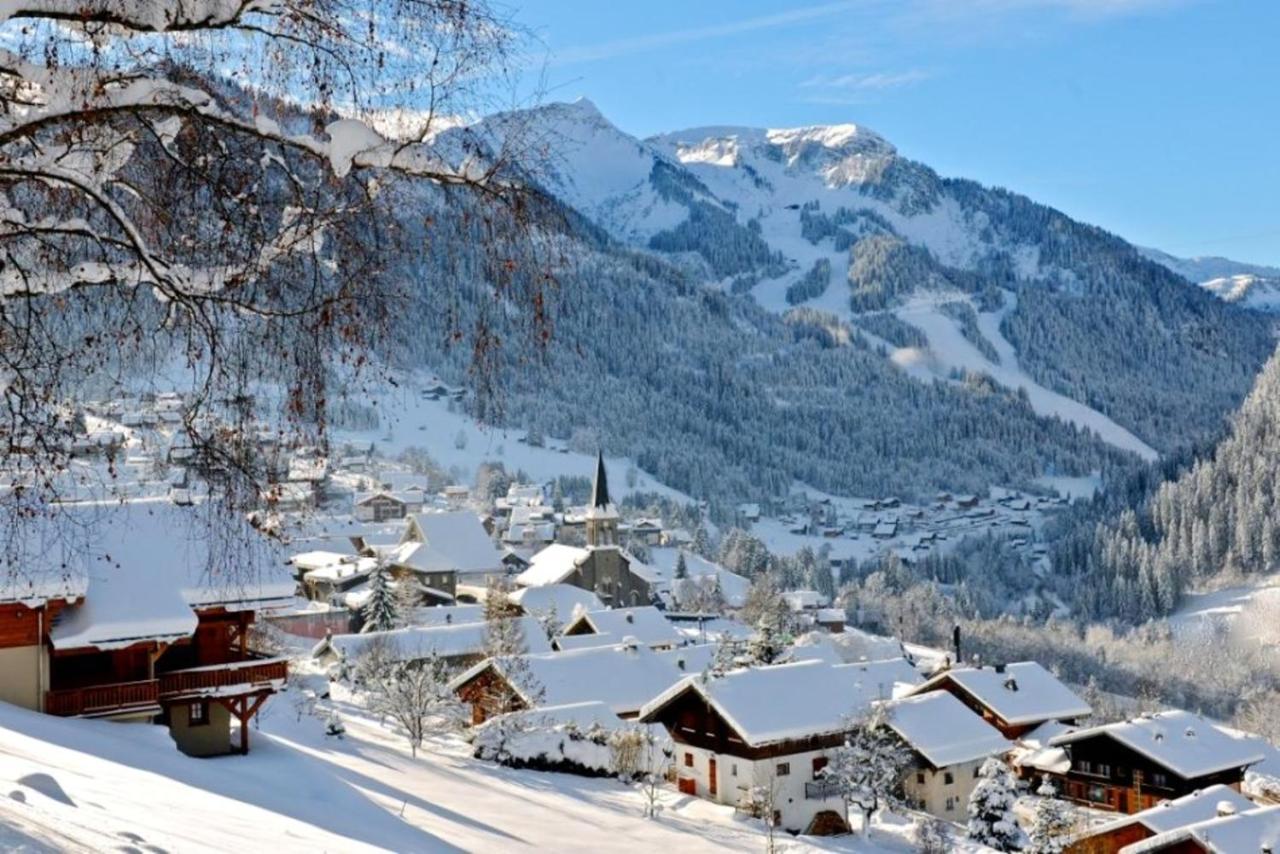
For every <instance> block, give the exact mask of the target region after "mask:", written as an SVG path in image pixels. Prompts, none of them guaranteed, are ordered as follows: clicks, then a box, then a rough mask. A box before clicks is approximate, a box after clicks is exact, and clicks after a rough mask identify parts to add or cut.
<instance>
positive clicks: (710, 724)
mask: <svg viewBox="0 0 1280 854" xmlns="http://www.w3.org/2000/svg"><path fill="white" fill-rule="evenodd" d="M648 720H649V721H652V722H655V723H660V724H662V725H663V726H665V727H666V728H667V731H668V732H670V733H671V740H672V741H674V742H675V743H676V744H687V745H690V746H691V747H699V748H702V749H703V750H709V751H712V752H714V753H718V754H723V755H727V756H736V757H738V758H740V759H746V760H750V761H753V762H754V761H756V760H760V759H774V758H776V757H779V756H791V755H793V754H796V753H807V752H810V751H814V750H825V749H828V748H834V747H838V746H839V745H841V744H843V743H844V733H839V732H836V733H829V734H826V735H817V736H810V737H808V738H799V739H789V740H787V741H779V742H774V743H772V744H766V745H761V746H759V747H756V746H752V745H749V744H747V743H746V742H745V741H744V740H743V738H742V736H741V734H740V733H739V732H738V731H737V730H735V729H734V728H733V726H732V725H730V724H729V722H728V721H726V720H725V719H724V718H723V717H722V716H721V715H720V714H719V713H718V712H716V710H715V708H714V707H712V705H711V704H710V703H708V702H707V701H706V700H705V699H703V697H702V695H701V694H699V693H698V692H697V690H696V689H694V688H692V687H690V688H687V689H686V690H684V691H682V692H681V693H680V695H679V696H677V697H675V698H673V699H672V700H671V701H670V702H669V703H667V704H666V705H664V706H663V707H662V708H660V709H658V710H656V711H655V713H654V714H653V715H652V716H651V717H650V718H649V719H648Z"/></svg>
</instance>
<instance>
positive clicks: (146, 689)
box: [44, 658, 289, 716]
mask: <svg viewBox="0 0 1280 854" xmlns="http://www.w3.org/2000/svg"><path fill="white" fill-rule="evenodd" d="M288 675H289V664H288V662H287V661H286V660H285V659H283V658H268V659H263V658H251V659H249V660H247V661H235V662H230V663H227V664H213V665H209V666H207V667H192V668H188V669H186V670H173V671H170V672H168V673H161V674H160V675H159V676H158V677H157V678H155V679H144V680H141V681H138V682H114V683H110V684H106V685H93V686H90V687H86V688H65V689H60V690H56V691H46V692H45V700H44V710H45V711H46V712H47V713H49V714H51V715H62V716H74V715H107V714H120V713H125V712H129V711H132V710H143V709H146V708H148V707H153V706H158V705H159V704H160V701H162V700H174V699H178V698H180V697H183V696H199V695H201V694H209V693H219V689H223V688H235V689H239V690H244V691H248V690H252V689H253V688H258V687H268V686H271V685H274V683H276V682H281V681H284V680H285V679H286V678H287V677H288ZM224 693H231V692H224Z"/></svg>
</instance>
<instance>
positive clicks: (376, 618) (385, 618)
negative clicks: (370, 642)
mask: <svg viewBox="0 0 1280 854" xmlns="http://www.w3.org/2000/svg"><path fill="white" fill-rule="evenodd" d="M360 614H361V616H362V617H364V625H363V626H361V627H360V631H361V632H385V631H390V630H391V629H394V628H395V627H396V626H398V625H399V624H400V613H399V603H397V602H396V597H395V593H394V592H393V591H392V589H391V572H390V570H389V569H387V567H386V566H385V565H384V564H382V563H379V564H378V565H377V566H376V567H374V570H373V573H372V574H371V575H370V576H369V600H368V601H367V602H365V604H364V608H362V609H361V611H360Z"/></svg>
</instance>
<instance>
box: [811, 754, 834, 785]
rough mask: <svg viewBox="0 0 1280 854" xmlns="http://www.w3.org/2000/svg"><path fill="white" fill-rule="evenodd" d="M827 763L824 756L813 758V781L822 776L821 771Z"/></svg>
mask: <svg viewBox="0 0 1280 854" xmlns="http://www.w3.org/2000/svg"><path fill="white" fill-rule="evenodd" d="M828 761H830V760H828V759H827V757H825V756H815V757H813V779H815V780H816V779H818V778H819V777H820V776H821V775H822V769H823V768H826V767H827V762H828Z"/></svg>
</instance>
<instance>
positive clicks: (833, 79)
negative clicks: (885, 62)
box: [800, 68, 933, 92]
mask: <svg viewBox="0 0 1280 854" xmlns="http://www.w3.org/2000/svg"><path fill="white" fill-rule="evenodd" d="M931 76H933V75H931V74H930V73H929V72H928V71H925V70H924V69H921V68H913V69H911V70H909V71H896V72H889V71H876V72H871V73H868V74H839V75H829V74H819V75H817V76H816V77H810V78H809V79H808V80H805V81H802V82H801V83H800V88H802V89H827V90H839V91H845V92H871V91H883V90H885V89H897V88H899V87H901V86H910V85H911V84H913V83H919V82H920V81H922V80H928V79H929V78H930V77H931Z"/></svg>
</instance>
